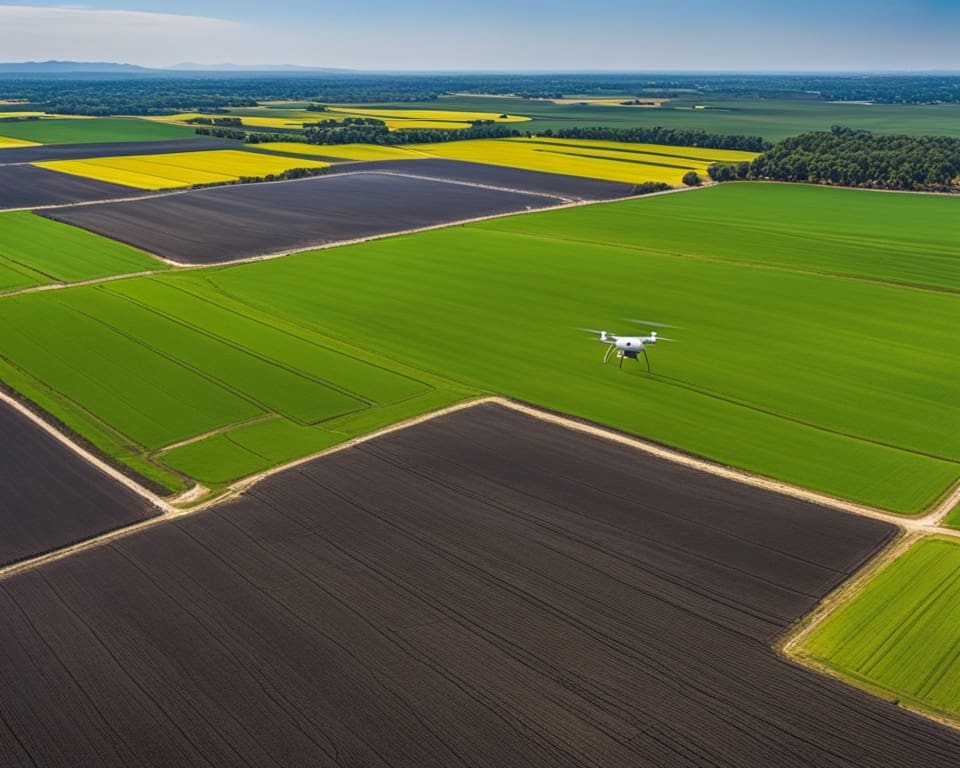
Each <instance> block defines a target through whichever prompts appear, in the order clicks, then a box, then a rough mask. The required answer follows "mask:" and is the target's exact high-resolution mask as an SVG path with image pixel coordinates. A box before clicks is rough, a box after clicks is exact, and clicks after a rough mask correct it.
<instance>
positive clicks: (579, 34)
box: [0, 0, 960, 72]
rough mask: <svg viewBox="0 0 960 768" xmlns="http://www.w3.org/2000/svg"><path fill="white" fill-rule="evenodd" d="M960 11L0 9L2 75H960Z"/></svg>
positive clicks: (500, 3) (24, 3)
mask: <svg viewBox="0 0 960 768" xmlns="http://www.w3.org/2000/svg"><path fill="white" fill-rule="evenodd" d="M958 31H960V0H874V1H873V2H867V1H866V0H833V1H832V2H828V1H827V0H805V1H804V2H789V0H780V1H778V0H742V1H741V2H723V1H722V0H712V1H708V0H655V1H653V2H651V1H650V0H524V1H522V2H518V0H482V2H478V3H476V2H475V3H464V4H462V6H461V4H458V3H457V2H456V0H405V1H404V2H397V0H337V1H336V2H331V1H330V0H274V1H273V2H264V0H256V1H255V2H247V1H246V0H162V1H161V0H94V1H91V2H87V3H84V4H56V3H50V2H43V1H42V0H39V1H38V0H20V2H18V3H16V4H3V0H0V60H2V61H44V60H48V59H59V60H70V61H117V62H125V63H131V64H140V65H143V66H150V67H162V66H170V65H174V64H178V63H181V62H198V63H201V64H220V63H225V62H229V63H234V64H296V65H302V66H317V67H343V68H351V69H372V70H485V71H490V70H561V71H579V70H634V71H637V70H640V71H659V72H663V71H668V70H687V71H690V70H694V71H710V70H717V71H727V72H729V71H778V72H779V71H790V70H799V71H840V70H845V71H851V70H853V71H864V70H930V69H937V70H960V44H958Z"/></svg>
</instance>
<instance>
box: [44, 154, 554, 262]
mask: <svg viewBox="0 0 960 768" xmlns="http://www.w3.org/2000/svg"><path fill="white" fill-rule="evenodd" d="M560 202H561V201H560V200H558V199H557V198H554V197H545V196H542V195H534V194H526V193H514V192H503V191H500V190H493V189H485V188H482V187H476V186H467V185H464V184H450V183H445V182H440V181H433V180H430V179H418V178H407V177H405V176H398V175H394V174H386V173H357V174H351V175H334V176H318V177H314V178H309V179H299V180H297V181H288V182H281V183H276V184H241V185H233V186H224V187H213V188H210V189H201V190H195V191H191V192H184V193H182V194H175V195H166V196H161V197H155V198H147V199H141V200H131V201H129V202H117V203H103V204H99V205H85V206H77V207H74V208H70V207H68V208H56V209H51V210H48V211H44V212H43V213H44V215H46V216H49V217H50V218H52V219H56V220H57V221H64V222H67V223H68V224H74V225H76V226H79V227H83V228H84V229H88V230H90V231H91V232H96V233H98V234H101V235H106V236H107V237H111V238H113V239H115V240H120V241H122V242H125V243H129V244H130V245H133V246H136V247H137V248H141V249H143V250H145V251H148V252H150V253H153V254H156V255H158V256H161V257H163V258H165V259H169V260H171V261H176V262H179V263H182V264H216V263H219V262H224V261H231V260H234V259H243V258H250V257H254V256H261V255H264V254H269V253H276V252H279V251H288V250H298V249H305V248H311V247H315V246H320V245H326V244H329V243H336V242H342V241H348V240H354V239H357V238H364V237H371V236H375V235H384V234H390V233H393V232H402V231H406V230H410V229H419V228H422V227H428V226H434V225H440V224H445V223H450V222H454V221H460V220H463V219H469V218H474V217H481V216H492V215H496V214H502V213H515V212H519V211H524V210H527V209H528V208H547V207H550V206H553V205H558V204H559V203H560ZM170 222H176V223H177V224H176V226H175V227H171V226H170Z"/></svg>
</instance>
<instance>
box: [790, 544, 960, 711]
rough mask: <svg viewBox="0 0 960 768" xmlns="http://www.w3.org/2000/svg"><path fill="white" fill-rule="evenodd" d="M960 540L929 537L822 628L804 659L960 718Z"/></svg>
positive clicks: (806, 644) (812, 637)
mask: <svg viewBox="0 0 960 768" xmlns="http://www.w3.org/2000/svg"><path fill="white" fill-rule="evenodd" d="M958 628H960V541H957V540H946V539H941V538H934V539H926V540H924V541H921V542H919V543H917V544H915V545H914V546H913V547H912V548H911V549H910V550H909V551H908V552H907V553H906V554H905V555H902V556H901V557H900V558H898V559H897V560H896V561H894V562H893V564H892V565H889V566H888V567H887V568H886V569H885V570H884V571H882V572H881V573H880V575H879V576H877V577H876V578H875V579H874V580H873V581H871V582H870V584H869V585H868V586H867V587H866V589H865V590H864V591H863V592H862V593H861V594H859V595H858V596H857V597H855V598H854V599H853V600H852V601H851V602H850V603H848V604H847V605H845V606H844V607H843V608H841V609H840V610H839V611H837V612H836V613H835V614H833V615H832V616H830V617H829V618H828V619H827V620H826V621H824V622H823V623H822V624H821V625H820V626H819V627H817V628H816V629H815V630H814V631H813V632H812V633H811V634H810V636H809V637H807V638H806V639H805V640H804V641H803V644H802V647H801V649H800V650H801V653H803V654H804V655H807V656H810V657H812V658H814V659H816V660H817V661H819V662H821V663H823V664H825V665H827V666H828V667H830V668H832V669H835V670H837V671H838V672H842V673H843V674H844V675H847V676H849V677H851V678H853V679H854V680H857V681H860V682H861V683H864V684H866V685H867V686H868V687H871V688H874V689H879V690H882V691H885V692H886V693H888V694H890V695H892V696H894V697H896V698H899V699H901V700H903V701H906V702H909V703H911V704H913V705H915V706H918V707H920V708H923V709H927V710H933V711H936V712H941V713H945V714H948V715H952V716H954V717H956V716H958V715H960V654H958V647H960V630H958Z"/></svg>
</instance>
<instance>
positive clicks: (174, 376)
mask: <svg viewBox="0 0 960 768" xmlns="http://www.w3.org/2000/svg"><path fill="white" fill-rule="evenodd" d="M178 285H181V286H182V285H184V284H183V283H178ZM0 318H2V323H3V324H4V327H5V328H6V329H8V333H7V334H4V335H3V336H2V337H0V348H2V349H0V356H2V357H3V360H2V361H0V368H2V375H0V378H2V379H3V380H5V381H7V382H8V384H10V385H11V386H14V387H16V388H18V389H21V390H23V389H26V390H30V391H31V396H32V397H33V398H34V399H36V400H37V401H38V402H39V403H40V404H41V405H42V406H43V407H45V408H48V409H49V410H51V411H52V412H54V413H55V414H56V415H57V417H58V418H59V419H60V420H61V421H63V422H64V423H66V424H67V426H68V427H70V428H71V429H74V430H75V431H77V432H79V433H81V434H84V435H85V436H87V437H88V438H89V439H90V440H91V441H92V442H93V443H94V444H96V445H97V446H98V447H99V448H100V449H101V450H102V451H104V452H105V453H107V454H108V455H110V456H113V457H115V458H117V459H119V460H121V461H125V462H126V463H128V464H130V465H131V466H132V467H133V468H134V469H136V470H137V471H139V472H140V473H141V474H143V475H145V476H147V477H148V478H150V479H152V480H154V481H156V482H158V483H160V484H162V485H166V486H167V487H168V488H170V489H175V488H178V487H181V486H182V483H183V480H182V478H181V477H178V476H176V475H173V474H171V472H170V471H169V469H168V467H174V468H176V469H178V470H180V471H182V472H183V473H184V474H185V475H187V476H189V477H193V478H195V479H197V480H201V481H204V482H207V483H209V484H211V485H216V484H218V483H224V482H227V481H229V480H233V479H236V478H238V477H240V476H242V475H245V474H248V473H250V472H253V471H259V470H262V469H266V468H269V467H270V466H273V465H274V464H277V463H280V462H282V461H286V460H289V459H293V458H298V457H300V456H302V455H304V454H308V453H312V452H315V451H317V450H320V449H322V448H325V447H328V446H329V445H332V444H334V443H337V442H342V441H343V440H345V439H348V438H349V437H352V436H354V435H355V434H357V433H358V430H359V431H368V430H369V429H371V428H376V427H377V426H379V425H382V424H384V423H390V421H392V420H396V419H402V418H406V417H408V416H411V415H415V414H417V413H421V412H423V411H424V410H431V409H434V408H437V407H440V406H442V405H446V404H448V403H450V402H452V401H455V400H458V399H462V398H463V397H464V396H465V393H466V390H464V389H462V388H458V387H455V386H451V387H447V386H446V385H445V384H443V383H442V382H438V381H437V379H436V378H435V377H431V376H429V375H424V376H420V375H419V374H418V373H417V372H413V373H412V374H411V373H409V372H408V370H406V369H404V368H403V366H398V365H395V364H392V363H387V364H385V365H384V364H380V363H379V361H376V360H375V359H372V358H371V356H370V355H363V354H362V353H361V354H360V355H359V356H358V355H357V354H356V352H355V351H354V350H352V349H350V348H349V347H348V346H345V345H343V344H341V343H338V342H337V341H335V340H329V339H326V338H324V337H323V336H322V335H320V334H316V333H311V332H310V331H309V330H308V329H304V328H300V327H298V326H296V325H295V324H289V323H284V322H283V321H280V322H276V321H274V320H272V319H271V318H270V316H269V314H264V313H258V312H257V311H256V310H255V309H252V308H243V307H241V308H235V307H231V306H230V302H229V299H228V298H226V297H224V298H222V299H221V300H219V301H211V300H209V299H208V298H207V297H205V296H202V295H197V294H195V293H192V292H190V290H181V289H180V288H174V287H170V286H167V285H165V284H157V283H154V282H153V281H147V280H144V281H141V282H133V283H123V284H119V283H112V284H110V285H109V286H107V285H104V286H91V287H89V288H86V289H75V290H63V291H58V292H56V293H55V294H46V295H39V294H31V295H23V296H18V297H15V298H10V299H7V300H4V301H3V302H0ZM368 410H369V411H373V412H374V415H372V416H371V415H369V414H367V413H366V412H367V411H368ZM371 419H372V423H371ZM211 451H212V452H213V454H214V455H213V456H211ZM158 454H159V458H158V456H157V455H158ZM221 454H222V455H221Z"/></svg>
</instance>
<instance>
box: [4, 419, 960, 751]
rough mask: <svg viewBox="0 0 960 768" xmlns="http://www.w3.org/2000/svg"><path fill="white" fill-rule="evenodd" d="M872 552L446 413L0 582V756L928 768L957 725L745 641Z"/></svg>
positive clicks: (604, 445)
mask: <svg viewBox="0 0 960 768" xmlns="http://www.w3.org/2000/svg"><path fill="white" fill-rule="evenodd" d="M892 533H893V529H892V528H891V527H890V526H887V525H885V524H883V523H878V522H876V521H872V520H868V519H865V518H859V517H853V516H847V515H842V514H839V513H835V512H833V511H830V510H827V509H824V508H820V507H816V506H811V505H808V504H806V503H803V502H800V501H798V500H793V499H787V498H782V497H779V496H776V495H772V494H769V493H766V492H762V491H758V490H757V489H753V488H748V487H745V486H740V485H735V484H730V483H728V482H726V481H724V480H721V479H719V478H716V477H712V476H705V475H701V474H698V473H696V472H694V471H692V470H689V469H686V468H683V467H680V466H677V465H673V464H669V463H665V462H661V461H659V460H653V459H649V458H645V457H643V456H641V455H640V454H638V453H636V452H635V451H633V450H631V449H629V448H626V447H623V446H619V445H616V444H612V443H608V442H606V441H603V440H599V439H595V438H588V437H584V436H582V435H578V434H575V433H572V432H570V431H568V430H566V429H563V428H561V427H558V426H554V425H548V424H545V423H542V422H539V421H536V420H533V419H530V418H528V417H526V416H520V415H517V414H514V413H511V412H508V411H504V410H502V409H500V408H496V407H493V406H483V407H478V408H474V409H471V410H469V411H461V412H459V413H458V414H455V415H452V416H449V417H445V418H443V419H438V420H434V421H432V422H429V423H426V424H422V425H420V426H418V427H414V428H411V429H408V430H402V431H400V432H396V433H393V434H391V435H389V436H387V437H385V438H381V439H378V440H376V441H372V442H369V443H366V444H363V445H362V446H360V447H357V448H354V449H350V450H348V451H344V452H341V453H339V454H335V455H333V456H329V457H326V458H324V459H320V460H317V461H314V462H313V463H311V464H308V465H304V466H303V467H301V468H300V469H298V470H297V471H293V472H288V473H285V474H282V475H278V476H275V477H274V478H272V479H270V480H268V481H266V482H263V483H261V484H260V485H257V486H255V487H254V488H253V489H252V490H251V491H249V492H248V493H247V494H245V495H244V496H242V497H240V498H238V499H236V500H234V501H231V502H229V503H227V504H226V505H224V506H223V507H221V508H218V509H215V510H211V511H208V512H204V513H200V514H198V515H196V516H193V517H190V518H186V519H183V520H180V521H178V522H175V523H171V524H168V525H163V526H157V527H154V528H152V529H150V530H148V531H144V532H141V533H139V534H136V535H134V536H130V537H127V538H125V539H121V540H119V541H117V542H115V543H113V544H112V545H110V546H108V547H103V548H99V549H96V550H92V551H89V552H86V553H82V554H80V555H77V556H74V557H72V558H68V559H65V560H60V561H57V562H54V563H51V564H49V565H48V566H46V567H44V568H43V569H41V570H36V571H33V572H29V573H25V574H21V575H19V576H15V577H12V578H9V579H8V580H6V581H4V582H3V583H2V585H0V627H3V631H2V633H0V685H2V689H3V692H4V695H3V697H2V707H3V709H2V713H3V720H2V721H0V754H2V755H3V756H4V758H5V765H11V766H14V765H31V764H32V765H42V766H76V765H94V764H95V765H103V766H113V765H162V764H166V765H178V766H191V765H211V764H212V765H250V766H252V765H257V766H260V765H310V766H338V767H344V766H384V767H386V766H390V768H399V767H401V766H410V767H414V766H415V767H416V768H428V767H429V766H442V768H454V767H455V766H474V767H483V766H496V767H497V768H509V767H511V766H518V767H519V766H523V768H529V767H533V768H537V767H539V766H543V767H544V768H546V767H548V766H549V768H556V767H557V766H594V767H600V766H610V767H611V768H614V767H616V768H621V767H622V766H634V765H636V766H640V765H650V766H659V767H660V768H674V767H676V768H680V767H681V766H683V767H685V766H706V765H709V766H738V767H740V768H750V767H752V766H757V768H761V767H762V768H769V767H770V766H778V768H790V767H791V766H798V767H799V766H803V768H810V767H816V766H832V767H836V766H851V767H852V766H857V768H871V767H873V768H880V767H881V766H883V767H884V768H886V767H887V766H892V765H896V766H906V767H909V766H923V768H930V767H931V766H948V765H954V764H955V758H956V755H957V754H958V751H960V736H958V735H957V734H955V733H953V732H952V731H949V730H947V729H945V728H943V727H941V726H938V725H937V724H935V723H933V722H930V721H927V720H924V719H921V718H919V717H916V716H913V715H911V714H909V713H907V712H905V711H902V710H899V709H898V708H896V707H895V706H893V705H891V704H889V703H886V702H883V701H880V700H878V699H874V698H872V697H870V696H868V695H866V694H864V693H862V692H860V691H857V690H855V689H852V688H850V687H847V686H845V685H843V684H841V683H839V682H837V681H835V680H832V679H830V678H826V677H823V676H820V675H817V674H815V673H813V672H810V671H807V670H804V669H802V668H799V667H797V666H794V665H792V664H790V663H788V662H786V661H785V660H783V659H782V658H780V657H779V656H777V655H776V654H775V653H774V652H773V651H771V650H770V648H769V643H770V642H771V640H772V638H773V637H774V636H775V635H777V634H778V633H779V632H781V631H782V630H783V629H784V628H786V627H787V626H788V625H789V624H790V623H791V622H793V621H794V620H795V619H796V618H797V617H799V616H800V615H801V614H803V613H804V612H806V611H807V610H809V609H810V607H811V606H812V605H813V604H814V603H815V602H816V601H817V600H818V599H819V598H820V597H821V596H822V595H823V594H824V593H825V592H827V591H828V590H830V589H831V588H832V587H834V586H835V585H836V584H838V583H839V582H840V581H842V580H843V579H845V578H846V577H847V576H848V575H849V574H850V573H851V572H852V571H853V570H855V569H856V568H857V567H858V566H859V565H860V564H861V563H862V562H863V561H864V560H865V559H866V558H868V557H870V556H871V554H872V553H874V552H875V551H876V550H877V548H878V547H879V546H881V545H882V544H883V543H885V542H886V541H887V540H888V539H889V537H890V536H891V535H892ZM25 608H26V609H27V611H26V612H25V610H24V609H25Z"/></svg>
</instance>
